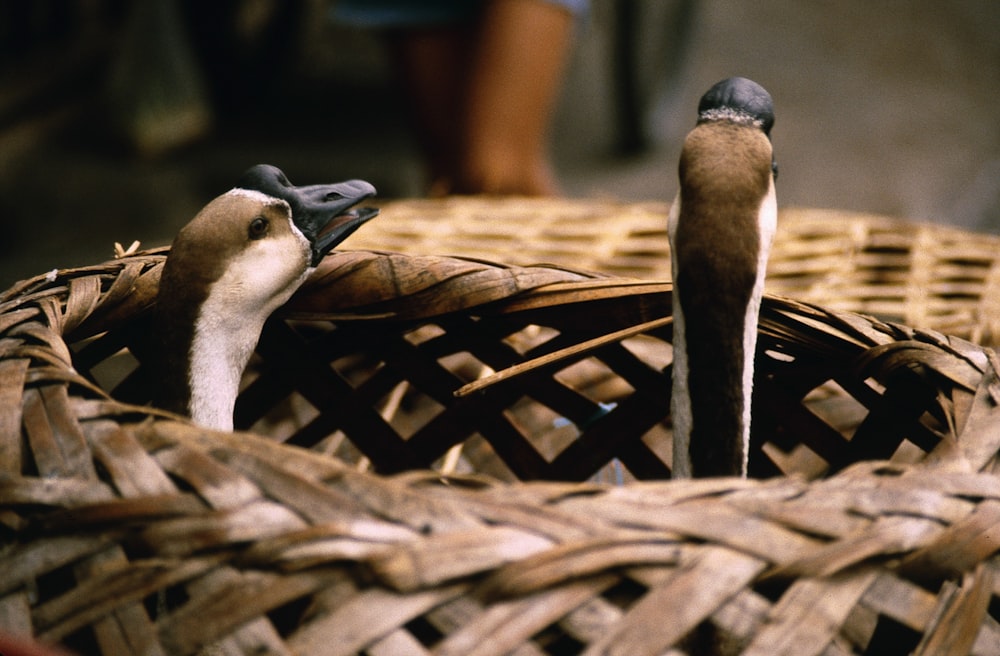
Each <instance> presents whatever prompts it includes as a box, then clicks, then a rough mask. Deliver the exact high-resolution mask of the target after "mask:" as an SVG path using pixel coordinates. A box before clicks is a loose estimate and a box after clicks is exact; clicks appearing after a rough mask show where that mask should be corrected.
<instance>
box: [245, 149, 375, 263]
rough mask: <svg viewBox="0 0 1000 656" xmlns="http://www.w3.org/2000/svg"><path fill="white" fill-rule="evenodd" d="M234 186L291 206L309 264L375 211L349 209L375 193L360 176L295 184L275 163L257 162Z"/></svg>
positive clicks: (369, 209)
mask: <svg viewBox="0 0 1000 656" xmlns="http://www.w3.org/2000/svg"><path fill="white" fill-rule="evenodd" d="M236 186H237V187H239V188H240V189H251V190H254V191H259V192H261V193H263V194H266V195H268V196H272V197H274V198H280V199H282V200H284V201H286V202H287V203H288V204H289V205H290V206H291V208H292V221H293V222H294V223H295V225H296V227H298V229H299V230H301V231H302V234H304V235H305V236H306V238H307V239H308V240H309V243H310V244H311V245H312V266H316V265H318V264H319V262H320V260H322V259H323V257H324V256H325V255H326V254H327V253H329V252H330V251H331V250H333V248H334V247H335V246H336V245H337V244H339V243H340V242H342V241H344V240H345V239H347V238H348V237H349V236H351V234H353V233H354V231H355V230H357V229H358V228H360V227H361V224H363V223H365V222H367V221H370V220H371V219H374V218H375V217H376V216H377V215H378V209H376V208H374V207H360V208H355V209H352V208H354V206H355V205H357V204H358V203H360V202H362V201H364V200H366V199H368V198H371V197H372V196H374V195H375V187H373V186H372V185H370V184H369V183H367V182H365V181H364V180H348V181H347V182H338V183H335V184H326V185H307V186H304V187H296V186H295V185H293V184H292V183H291V182H289V181H288V178H286V177H285V174H284V173H282V172H281V169H279V168H278V167H276V166H271V165H269V164H258V165H257V166H254V167H253V168H251V169H249V170H248V171H247V172H246V173H244V174H243V176H242V177H241V178H240V180H239V182H238V183H237V185H236Z"/></svg>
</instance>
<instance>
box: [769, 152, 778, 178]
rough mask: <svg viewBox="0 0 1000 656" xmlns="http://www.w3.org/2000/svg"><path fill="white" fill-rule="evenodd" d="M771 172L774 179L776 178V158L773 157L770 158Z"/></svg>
mask: <svg viewBox="0 0 1000 656" xmlns="http://www.w3.org/2000/svg"><path fill="white" fill-rule="evenodd" d="M771 174H772V175H773V176H774V179H775V180H777V179H778V160H776V159H774V157H772V158H771Z"/></svg>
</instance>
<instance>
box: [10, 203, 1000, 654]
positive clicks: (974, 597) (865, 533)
mask: <svg viewBox="0 0 1000 656" xmlns="http://www.w3.org/2000/svg"><path fill="white" fill-rule="evenodd" d="M466 203H467V207H469V208H474V207H480V208H484V209H483V210H482V212H481V213H482V215H483V216H487V215H488V212H487V210H488V208H489V207H493V208H495V211H496V213H497V214H503V213H504V212H506V211H513V210H510V207H515V208H516V207H519V206H521V207H526V206H528V205H531V204H530V203H525V204H520V205H519V204H518V203H511V204H510V205H508V203H506V202H503V201H485V200H478V199H470V200H468V201H466ZM543 206H544V205H541V204H539V205H536V206H535V209H536V210H537V209H539V208H541V207H543ZM555 206H558V207H564V208H566V211H567V212H568V210H569V209H570V208H572V207H573V206H574V204H572V203H568V202H567V203H561V204H556V205H555ZM408 207H411V205H409V204H393V205H391V206H390V207H387V208H385V209H384V210H383V212H384V214H385V216H384V217H383V218H384V219H388V218H389V216H390V214H391V215H392V216H393V217H396V214H397V213H402V209H405V208H408ZM422 207H428V205H426V204H424V203H413V204H412V208H413V211H419V210H420V208H422ZM578 207H579V208H582V209H580V210H579V211H580V212H584V211H586V212H591V211H593V210H594V207H595V206H594V205H592V204H586V205H582V204H581V205H579V206H578ZM597 207H604V208H605V209H606V210H607V211H608V212H609V214H608V215H607V216H605V217H604V219H603V220H604V222H613V223H618V222H621V223H622V224H627V223H628V222H629V220H630V219H629V218H627V217H631V216H632V215H633V214H634V215H640V214H642V213H643V212H649V211H648V209H647V208H649V207H651V206H648V205H642V206H620V205H614V206H613V205H611V204H603V205H601V204H598V205H597ZM616 208H617V209H616ZM472 214H473V213H471V211H470V216H472ZM805 214H806V215H808V213H805ZM592 216H593V218H595V219H596V218H598V217H597V216H596V215H592ZM650 216H651V212H650ZM623 217H624V218H623ZM787 217H788V215H787V214H786V216H785V218H786V220H785V221H784V223H783V229H785V228H787V227H788V226H789V225H791V226H793V228H794V225H795V221H794V220H787ZM460 218H461V216H460V215H455V216H454V217H449V216H448V215H447V214H443V215H442V218H441V221H442V223H444V222H448V223H451V224H452V225H453V226H457V225H459V224H462V221H460V220H459V219H460ZM848 218H849V219H850V220H853V221H855V222H856V225H860V224H861V218H860V217H848ZM398 220H399V219H398V218H393V221H398ZM660 220H661V221H662V218H661V219H660ZM471 222H472V220H471V219H470V223H471ZM376 223H377V222H376ZM382 223H383V224H384V223H389V221H386V220H383V221H382ZM499 223H501V224H504V225H506V224H508V223H509V222H508V221H501V222H499ZM871 223H872V224H873V225H876V224H877V226H880V227H879V228H878V229H875V228H872V229H871V230H869V231H868V232H867V233H865V234H873V235H874V234H888V233H889V232H891V231H890V230H889V227H888V226H890V224H889V223H888V222H885V221H883V220H876V219H872V221H871ZM371 225H373V226H374V225H376V224H371ZM893 225H896V226H897V230H898V232H899V235H898V237H897V239H896V241H895V242H893V243H895V244H896V248H900V247H901V246H900V244H904V243H911V242H910V241H907V239H908V238H907V235H909V234H910V233H909V232H908V231H910V230H913V228H911V227H910V226H906V225H905V224H893ZM366 227H367V226H366ZM915 230H918V231H919V230H931V229H930V228H915ZM880 231H881V232H880ZM364 232H365V231H361V232H359V233H358V234H359V236H360V235H361V234H362V233H364ZM863 232H864V231H861V230H860V229H857V230H856V233H857V234H862V233H863ZM623 234H624V233H623ZM630 234H631V233H630ZM955 235H956V236H955V237H954V240H953V241H952V242H946V241H944V240H940V239H939V240H938V241H937V242H936V243H937V244H938V245H939V246H940V247H941V248H944V249H947V248H949V247H951V246H953V245H954V243H957V242H960V241H961V240H960V239H959V236H958V235H957V233H955ZM654 238H655V239H660V240H662V232H658V233H656V234H655V235H654V234H651V235H650V239H654ZM552 239H553V240H556V239H557V238H556V235H553V237H552ZM962 239H964V240H965V241H961V243H969V244H973V243H978V244H982V243H985V241H986V239H987V238H980V237H977V236H973V235H964V236H963V237H962ZM817 241H821V240H819V239H818V238H817ZM886 241H890V240H888V239H886ZM664 243H665V241H664ZM850 243H856V242H850ZM922 243H923V242H922ZM605 246H608V248H609V249H611V251H609V252H613V248H612V247H611V245H608V244H605ZM416 247H417V245H414V248H416ZM925 248H927V249H930V246H925ZM519 249H520V247H519V246H514V247H512V249H511V251H512V252H516V251H518V250H519ZM442 250H443V249H442ZM520 250H521V251H522V252H521V253H519V256H523V254H524V253H523V250H524V249H520ZM775 250H776V251H777V252H779V253H782V252H785V253H787V252H790V251H789V250H788V246H787V245H786V244H779V245H778V246H776V249H775ZM581 251H582V252H593V251H592V250H588V249H586V248H581ZM864 252H866V253H869V254H871V253H874V252H876V251H874V250H868V251H864ZM887 253H888V254H887V255H886V258H887V261H886V264H885V265H883V266H881V267H880V266H879V265H878V263H877V262H875V261H874V257H869V258H868V263H867V264H866V265H865V269H866V270H872V271H875V270H878V269H879V268H881V269H882V270H886V271H888V270H890V269H891V270H893V271H896V272H900V271H903V270H904V269H905V267H904V266H903V264H901V263H900V261H899V260H900V258H899V253H898V250H894V251H892V252H891V253H890V252H888V251H887ZM655 255H656V254H655V252H654V251H649V253H648V255H643V257H645V258H646V260H647V261H649V262H653V261H654V260H655V259H656V257H655ZM664 255H665V251H661V252H660V253H659V257H660V258H664ZM163 257H164V251H163V250H158V251H149V252H144V253H138V254H134V255H130V256H127V257H122V258H120V259H116V260H114V261H111V262H108V263H105V264H102V265H98V266H95V267H87V268H82V269H74V270H65V271H60V272H57V273H55V274H52V275H49V276H43V277H39V278H36V279H32V280H28V281H25V282H23V283H19V284H18V285H16V286H15V287H14V288H12V289H11V290H8V291H7V292H5V293H3V294H2V295H0V468H2V472H3V473H2V474H0V519H2V521H0V531H2V535H3V543H4V546H2V547H0V628H5V629H6V630H7V631H8V632H10V633H15V634H26V635H33V636H36V637H37V638H39V639H41V640H43V641H56V642H63V643H64V644H67V645H69V646H71V647H73V648H75V649H77V650H79V651H80V652H81V653H103V654H117V653H153V654H156V653H164V654H175V653H177V654H185V653H196V652H198V651H199V650H203V649H207V650H208V653H302V654H319V653H331V654H341V653H343V654H350V653H358V652H364V653H368V654H399V653H417V654H423V653H443V654H449V653H477V654H492V653H498V654H499V653H509V652H513V651H516V652H517V653H523V654H562V653H582V652H587V653H623V654H642V653H649V654H660V653H665V652H668V651H669V650H670V649H671V648H674V649H676V650H679V651H677V652H675V653H691V654H701V653H752V654H756V653H760V654H781V653H787V654H811V653H814V654H820V653H829V654H838V653H871V654H876V653H877V654H883V653H897V652H898V653H908V652H910V651H914V650H915V651H917V652H918V653H939V652H940V653H944V650H946V649H950V650H951V651H949V652H948V653H974V654H991V653H1000V647H998V645H1000V626H998V624H997V619H998V617H1000V613H998V611H997V609H998V607H1000V577H995V574H996V573H997V568H998V566H1000V560H998V559H997V558H996V557H994V554H995V552H996V551H997V539H996V526H997V525H1000V478H998V477H997V476H996V475H995V474H996V472H997V471H998V469H1000V466H998V455H997V454H998V450H1000V431H998V430H996V426H997V425H998V422H1000V410H998V409H997V408H998V400H1000V382H998V380H997V370H998V367H997V361H996V356H995V354H994V352H993V351H992V349H989V348H985V347H982V346H977V345H975V344H973V343H971V342H967V341H964V340H962V339H959V338H953V337H945V336H944V335H942V334H940V333H939V332H936V331H935V330H932V329H931V328H933V326H925V327H924V329H919V330H918V329H914V328H906V327H903V326H901V325H898V324H893V323H887V322H883V321H880V320H877V319H874V318H870V317H865V316H861V315H857V314H852V313H850V312H845V311H831V310H823V309H820V308H818V307H816V306H813V305H807V304H803V303H799V302H793V301H789V300H786V299H782V298H778V297H774V296H769V297H768V298H767V299H766V300H765V303H764V308H763V311H762V317H761V340H760V344H759V353H758V367H757V379H756V382H755V386H756V388H755V400H754V425H753V432H754V436H753V447H752V454H751V460H752V463H753V464H752V473H754V474H756V475H759V476H770V475H774V474H778V473H785V474H790V476H788V477H781V478H776V479H772V480H767V481H764V482H759V481H738V480H709V481H695V482H670V483H662V482H630V483H629V484H628V485H626V486H624V487H607V486H603V485H597V484H594V483H588V482H576V483H556V482H554V481H558V480H564V481H585V480H586V479H588V478H590V477H592V476H594V475H595V473H598V472H603V474H604V475H605V476H607V475H609V472H610V475H613V476H616V477H617V476H618V475H620V477H621V478H624V479H628V480H630V481H631V480H632V479H633V478H643V479H663V478H666V477H668V476H669V465H670V462H669V458H670V449H669V443H670V426H669V417H668V416H667V414H668V413H667V410H668V407H669V403H668V399H669V385H670V376H669V370H668V369H667V367H668V366H669V364H670V360H671V354H670V346H669V339H670V322H669V309H670V299H669V292H670V285H669V283H663V282H655V281H649V280H640V279H635V278H622V277H618V276H611V275H608V274H606V273H583V272H579V271H575V270H571V269H568V268H565V267H560V266H535V267H526V266H524V267H519V266H500V265H495V264H490V263H487V262H482V261H478V260H469V259H461V258H446V257H439V256H430V255H424V256H421V255H403V254H393V253H384V252H378V251H349V252H342V253H338V254H336V255H334V256H332V257H330V258H327V260H326V261H325V262H324V264H323V266H322V268H321V270H320V271H318V272H317V275H316V276H314V277H313V279H312V280H311V281H310V282H309V283H307V286H306V287H304V288H303V289H302V290H301V291H300V293H299V294H298V295H297V296H296V297H295V298H294V299H293V300H292V302H291V303H290V304H289V305H288V306H287V307H286V308H285V309H284V310H283V311H282V313H281V316H279V317H275V318H274V319H273V320H272V321H270V322H269V323H268V325H267V326H266V328H265V331H264V334H263V336H262V339H261V343H260V346H259V348H258V355H257V357H256V359H255V361H254V362H253V366H252V368H251V371H250V373H249V374H248V376H247V381H246V385H245V388H244V390H243V392H242V394H241V399H240V403H239V405H238V408H237V423H238V424H239V425H240V426H242V427H245V428H252V429H253V431H254V432H255V433H259V434H263V435H266V437H258V436H255V435H251V434H232V435H229V434H214V433H209V432H206V431H203V430H200V429H198V428H196V427H193V426H191V425H189V424H187V423H184V422H179V421H175V420H173V419H171V418H169V417H165V416H164V415H163V413H159V412H157V411H155V410H152V409H150V408H148V407H145V406H143V405H141V404H143V403H144V402H145V401H146V400H147V398H148V390H149V389H150V384H151V383H150V381H148V380H147V378H146V372H145V369H144V367H143V366H142V362H143V360H144V359H145V357H146V355H147V354H148V353H149V352H150V349H152V348H155V345H154V344H150V343H149V341H148V334H149V331H148V321H149V313H148V310H149V308H150V307H151V306H152V304H153V303H154V301H155V293H156V288H157V281H158V276H159V271H160V267H161V265H162V260H163ZM783 257H785V256H783ZM829 257H830V259H831V260H832V259H833V256H832V255H830V256H829ZM949 257H954V256H953V255H952V256H949ZM789 258H790V256H789ZM547 259H550V260H552V259H555V258H551V257H550V258H547ZM637 259H642V258H637ZM939 259H940V260H943V259H946V258H945V257H941V258H939ZM817 260H818V258H806V259H804V260H803V261H804V262H810V263H815V261H817ZM780 261H782V260H781V259H779V260H778V261H777V262H780ZM784 261H788V260H784ZM586 264H588V266H590V267H591V268H594V269H601V268H604V269H611V268H612V267H610V266H602V265H601V262H600V261H598V260H595V261H594V262H590V263H586ZM658 266H662V263H661V264H660V265H658ZM667 266H669V265H667ZM773 266H776V264H774V265H772V267H773ZM955 266H956V267H957V266H959V265H958V264H956V265H955ZM987 268H989V267H987ZM844 273H845V272H844V271H838V272H837V274H838V275H842V274H844ZM980 273H982V272H980ZM956 275H957V274H956ZM787 277H788V279H790V280H791V279H794V278H795V276H792V275H791V273H788V274H787ZM829 277H830V276H827V278H829ZM807 278H808V279H810V280H812V282H811V283H810V284H809V287H810V288H813V289H820V288H832V287H834V286H835V285H834V284H833V283H832V282H829V283H824V281H823V278H824V276H822V275H820V274H819V273H816V272H810V273H808V274H803V275H802V276H799V277H798V278H797V280H798V283H797V284H803V285H804V284H805V280H806V279H807ZM890 278H892V279H893V282H892V285H894V286H896V287H900V283H899V280H898V279H897V277H895V276H887V277H886V279H887V280H888V279H890ZM983 278H984V279H988V278H989V275H988V272H987V275H985V276H983ZM887 284H888V283H887ZM902 286H903V287H906V285H902ZM984 286H985V283H984ZM866 293H867V292H866ZM860 296H861V295H859V298H860ZM886 297H887V296H886ZM956 303H957V304H959V305H960V303H959V302H958V301H956ZM985 307H986V305H985V303H983V302H980V303H978V304H977V305H976V311H975V312H972V311H970V310H968V309H961V310H952V309H949V308H948V307H946V305H945V304H942V306H941V308H939V309H937V310H935V311H934V312H933V313H929V314H925V316H926V317H927V318H929V319H930V318H933V319H935V320H937V319H939V318H941V317H945V318H946V320H947V321H951V322H955V325H959V324H961V322H959V321H958V320H957V318H959V317H964V318H968V319H969V321H968V322H966V323H965V324H961V325H960V327H961V328H962V330H960V331H956V332H964V333H965V334H966V335H973V334H975V331H976V330H979V331H980V334H986V332H987V331H985V330H984V329H983V328H982V326H988V325H991V322H993V323H995V322H996V320H997V317H996V316H989V315H988V314H987V313H986V312H985V310H984V308H985ZM900 308H901V311H902V306H900ZM977 313H978V314H977ZM886 314H889V313H886ZM973 315H977V316H973ZM973 319H975V320H974V321H973ZM989 334H993V333H992V332H990V333H989ZM279 442H287V443H289V444H280V443H279ZM290 444H291V445H298V446H306V447H309V450H303V449H299V448H295V447H294V446H290ZM331 453H332V454H336V455H337V456H339V457H338V458H331V457H329V455H328V454H331ZM888 458H891V459H892V460H893V461H894V462H892V463H889V464H882V463H877V462H874V463H873V462H862V461H870V460H873V459H888ZM855 463H861V464H855ZM432 466H433V467H436V468H437V469H438V470H439V471H438V472H433V471H430V470H428V469H427V468H428V467H432ZM368 467H374V469H375V470H376V471H377V472H380V474H372V473H367V472H365V471H361V470H363V469H366V468H368ZM405 470H414V471H411V472H410V473H402V474H398V475H395V476H386V475H385V474H391V473H394V472H403V471H405ZM442 472H443V473H442ZM528 479H544V480H547V481H550V482H547V483H524V482H517V481H525V480H528ZM499 480H508V481H512V482H509V483H500V482H498V481H499ZM0 633H2V631H0Z"/></svg>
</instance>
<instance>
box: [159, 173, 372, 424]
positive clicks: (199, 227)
mask: <svg viewBox="0 0 1000 656" xmlns="http://www.w3.org/2000/svg"><path fill="white" fill-rule="evenodd" d="M374 194H375V188H374V187H373V186H372V185H370V184H368V183H367V182H364V181H361V180H350V181H347V182H341V183H338V184H327V185H310V186H301V187H296V186H294V185H292V184H291V183H290V182H289V181H288V178H286V177H285V175H284V173H282V172H281V171H280V170H279V169H277V168H276V167H273V166H269V165H259V166H255V167H253V168H251V169H250V170H248V171H247V172H246V173H245V174H244V175H243V176H242V177H241V178H240V180H239V182H238V183H237V185H236V186H235V187H234V188H233V189H231V190H230V191H228V192H226V193H224V194H222V195H221V196H219V197H217V198H215V199H214V200H212V201H211V202H210V203H208V205H206V206H205V207H204V208H203V209H202V210H201V211H200V212H199V213H198V214H197V215H196V216H195V217H194V219H192V220H191V222H190V223H188V224H187V225H186V226H184V227H183V228H181V230H180V231H179V232H178V234H177V236H176V238H175V239H174V242H173V245H172V246H171V249H170V254H169V255H168V257H167V261H166V263H165V264H164V267H163V272H162V275H161V278H160V289H159V293H158V296H157V307H156V317H155V324H154V330H155V332H156V333H157V338H158V339H157V353H156V360H157V362H156V368H157V375H158V376H157V380H156V385H157V398H156V403H157V405H159V406H160V407H163V408H165V409H167V410H172V411H174V412H178V413H180V414H186V415H189V416H191V417H192V419H194V421H195V422H197V423H199V424H202V425H204V426H206V427H210V428H217V429H220V430H232V421H233V406H234V404H235V401H236V395H237V393H238V391H239V382H240V378H241V376H242V374H243V370H244V368H245V367H246V364H247V361H248V360H249V358H250V355H251V353H252V352H253V349H254V347H255V346H256V344H257V341H258V339H259V337H260V331H261V329H262V328H263V325H264V321H265V320H266V319H267V318H268V316H270V315H271V313H272V312H274V311H275V310H276V309H277V308H279V307H280V306H281V305H283V304H284V303H285V302H286V301H287V300H288V299H289V298H290V297H291V296H292V294H293V293H294V292H295V291H296V290H297V289H298V288H299V286H300V285H301V284H302V283H303V282H304V281H305V279H306V278H307V277H308V276H309V274H310V273H312V271H313V270H314V269H315V267H316V266H317V265H318V264H319V262H320V260H322V259H323V257H324V256H325V255H326V254H327V253H329V252H330V250H332V249H333V248H334V247H335V246H336V245H337V244H339V243H340V242H342V241H343V240H344V239H346V238H347V237H348V236H350V235H351V234H352V233H353V232H354V231H355V230H357V229H358V228H359V227H360V226H361V224H363V223H365V222H366V221H368V220H370V219H372V218H374V217H375V216H376V215H377V214H378V210H376V209H373V208H355V206H356V205H357V204H358V203H360V202H362V201H364V200H366V199H368V198H370V197H371V196H373V195H374Z"/></svg>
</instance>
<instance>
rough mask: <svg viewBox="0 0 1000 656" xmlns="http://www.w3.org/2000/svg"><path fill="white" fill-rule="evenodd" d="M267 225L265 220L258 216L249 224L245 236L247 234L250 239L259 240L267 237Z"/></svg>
mask: <svg viewBox="0 0 1000 656" xmlns="http://www.w3.org/2000/svg"><path fill="white" fill-rule="evenodd" d="M267 228H268V223H267V219H265V218H264V217H262V216H258V217H257V218H255V219H254V220H253V221H251V222H250V227H249V228H248V229H247V234H249V236H250V239H260V238H261V237H264V236H266V235H267Z"/></svg>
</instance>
